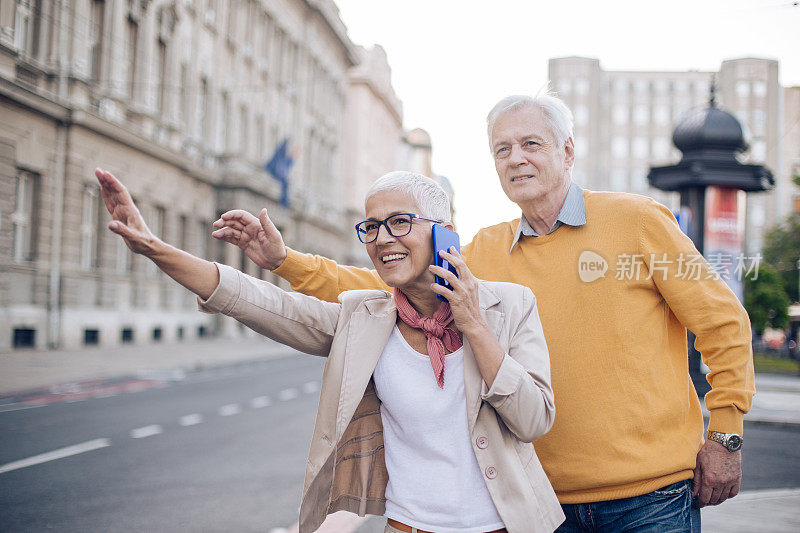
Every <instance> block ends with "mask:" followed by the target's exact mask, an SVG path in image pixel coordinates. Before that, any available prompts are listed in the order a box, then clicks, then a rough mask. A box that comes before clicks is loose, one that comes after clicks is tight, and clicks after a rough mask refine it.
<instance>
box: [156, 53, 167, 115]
mask: <svg viewBox="0 0 800 533" xmlns="http://www.w3.org/2000/svg"><path fill="white" fill-rule="evenodd" d="M156 54H157V61H158V65H157V67H156V68H157V69H158V79H157V80H156V86H155V89H156V97H157V98H156V109H158V112H159V115H160V116H161V118H162V119H163V118H164V117H163V113H164V108H165V104H166V99H167V43H166V42H164V41H163V40H162V39H158V41H157V42H156Z"/></svg>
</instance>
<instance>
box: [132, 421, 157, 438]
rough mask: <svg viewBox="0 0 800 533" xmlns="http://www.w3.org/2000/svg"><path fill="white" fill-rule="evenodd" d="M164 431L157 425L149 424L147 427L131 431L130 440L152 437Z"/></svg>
mask: <svg viewBox="0 0 800 533" xmlns="http://www.w3.org/2000/svg"><path fill="white" fill-rule="evenodd" d="M163 431H164V430H163V429H162V428H161V426H159V425H158V424H151V425H149V426H144V427H140V428H136V429H132V430H131V438H132V439H144V438H146V437H152V436H153V435H159V434H161V433H162V432H163Z"/></svg>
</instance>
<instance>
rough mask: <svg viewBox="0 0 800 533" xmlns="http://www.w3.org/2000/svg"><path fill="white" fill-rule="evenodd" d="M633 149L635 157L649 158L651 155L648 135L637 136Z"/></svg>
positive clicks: (632, 144)
mask: <svg viewBox="0 0 800 533" xmlns="http://www.w3.org/2000/svg"><path fill="white" fill-rule="evenodd" d="M631 151H632V152H633V157H636V158H638V159H647V157H648V156H649V155H650V153H649V152H650V146H649V143H648V142H647V138H646V137H635V138H634V139H633V142H632V143H631Z"/></svg>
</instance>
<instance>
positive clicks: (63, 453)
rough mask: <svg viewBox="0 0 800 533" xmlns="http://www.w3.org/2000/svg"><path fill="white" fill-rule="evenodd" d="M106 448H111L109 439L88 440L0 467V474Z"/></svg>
mask: <svg viewBox="0 0 800 533" xmlns="http://www.w3.org/2000/svg"><path fill="white" fill-rule="evenodd" d="M106 446H111V441H110V440H109V439H94V440H89V441H86V442H82V443H80V444H75V445H72V446H67V447H65V448H59V449H57V450H53V451H52V452H47V453H42V454H39V455H34V456H33V457H28V458H27V459H21V460H19V461H13V462H11V463H6V464H4V465H0V474H4V473H5V472H10V471H12V470H17V469H20V468H25V467H26V466H33V465H38V464H41V463H46V462H48V461H55V460H56V459H63V458H64V457H70V456H72V455H78V454H79V453H86V452H90V451H92V450H98V449H100V448H105V447H106Z"/></svg>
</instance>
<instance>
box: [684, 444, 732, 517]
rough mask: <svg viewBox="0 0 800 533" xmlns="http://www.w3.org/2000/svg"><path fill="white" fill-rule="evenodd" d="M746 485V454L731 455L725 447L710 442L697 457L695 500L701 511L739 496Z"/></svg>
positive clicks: (693, 493)
mask: <svg viewBox="0 0 800 533" xmlns="http://www.w3.org/2000/svg"><path fill="white" fill-rule="evenodd" d="M741 482H742V450H737V451H735V452H729V451H728V449H727V448H725V446H723V445H722V444H720V443H718V442H714V441H713V440H707V441H706V442H705V444H703V447H702V448H700V452H699V453H698V454H697V466H696V467H695V469H694V481H693V482H692V485H693V490H692V496H694V497H697V507H705V506H706V505H718V504H720V503H722V502H724V501H725V500H727V499H728V498H733V497H734V496H736V495H737V494H739V486H740V485H741Z"/></svg>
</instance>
